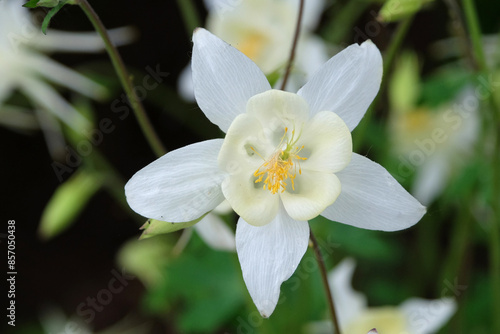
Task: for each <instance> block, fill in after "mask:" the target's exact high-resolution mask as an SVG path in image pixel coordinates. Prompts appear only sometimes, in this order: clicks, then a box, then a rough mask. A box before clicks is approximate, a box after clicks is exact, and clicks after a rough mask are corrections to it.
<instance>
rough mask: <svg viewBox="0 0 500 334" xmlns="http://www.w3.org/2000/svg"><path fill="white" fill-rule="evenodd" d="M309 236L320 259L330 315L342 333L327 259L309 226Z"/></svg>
mask: <svg viewBox="0 0 500 334" xmlns="http://www.w3.org/2000/svg"><path fill="white" fill-rule="evenodd" d="M309 238H310V239H311V242H312V244H313V249H314V255H315V256H316V260H317V261H318V267H319V271H320V274H321V281H322V282H323V288H324V289H325V295H326V296H325V297H326V300H327V301H328V308H329V309H330V315H331V317H332V321H333V328H334V329H335V333H336V334H341V332H340V326H339V322H338V320H337V313H336V312H335V304H334V303H333V295H332V291H331V290H330V285H329V284H328V275H327V273H326V267H325V261H324V260H323V256H322V255H321V250H320V249H319V244H318V240H316V237H315V236H314V233H313V231H312V230H311V228H310V227H309Z"/></svg>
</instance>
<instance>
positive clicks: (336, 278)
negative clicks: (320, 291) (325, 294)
mask: <svg viewBox="0 0 500 334" xmlns="http://www.w3.org/2000/svg"><path fill="white" fill-rule="evenodd" d="M355 268H356V262H355V261H354V259H352V258H346V259H344V260H342V262H340V263H339V264H337V265H336V266H335V268H334V269H333V270H332V271H331V272H330V273H329V274H328V284H329V285H330V288H331V290H332V294H333V298H334V301H335V306H336V310H337V317H338V320H339V323H340V327H341V328H346V327H347V325H348V324H349V323H351V322H352V321H355V319H356V318H357V317H359V316H360V315H361V314H362V313H363V311H364V310H365V309H366V308H367V307H368V302H367V300H366V297H365V295H363V294H362V293H359V292H357V291H355V290H354V289H353V288H352V276H353V274H354V269H355Z"/></svg>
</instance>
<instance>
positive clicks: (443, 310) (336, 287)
mask: <svg viewBox="0 0 500 334" xmlns="http://www.w3.org/2000/svg"><path fill="white" fill-rule="evenodd" d="M355 268H356V263H355V261H354V260H353V259H351V258H347V259H344V260H343V261H342V262H340V263H339V264H338V265H337V266H336V267H335V269H334V270H332V271H331V272H330V273H329V274H328V283H329V285H330V288H331V289H332V295H333V297H334V298H335V306H336V309H337V316H338V321H339V323H340V328H341V329H342V332H343V333H347V334H351V333H363V332H364V331H366V328H373V327H375V328H377V330H379V331H380V333H381V334H431V333H436V332H437V331H438V330H439V329H440V328H441V327H442V326H443V325H444V324H446V322H448V320H449V319H450V318H451V316H452V315H453V314H454V313H455V311H456V309H457V304H456V302H455V300H454V299H453V298H449V297H444V298H441V299H434V300H427V299H422V298H409V299H407V300H405V301H404V302H403V303H402V304H401V305H399V306H397V307H395V306H379V307H368V302H367V300H366V296H365V295H363V294H361V293H359V292H358V291H355V290H353V288H352V285H351V282H352V276H353V274H354V269H355ZM332 329H333V326H332V323H331V321H321V322H314V323H310V324H308V325H307V326H306V328H305V332H306V333H309V334H326V333H331V332H332Z"/></svg>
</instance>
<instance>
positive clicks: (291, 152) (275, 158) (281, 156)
mask: <svg viewBox="0 0 500 334" xmlns="http://www.w3.org/2000/svg"><path fill="white" fill-rule="evenodd" d="M287 132H288V128H285V134H284V135H283V137H282V138H281V142H280V144H279V145H278V149H277V150H276V151H275V152H274V153H273V154H272V155H271V157H270V158H269V159H268V160H267V161H266V162H264V163H263V164H262V165H261V166H260V167H259V168H258V169H257V170H256V171H255V172H254V173H253V175H254V176H255V177H257V180H255V183H259V182H264V185H263V186H262V188H263V189H268V190H270V191H271V193H273V194H276V193H277V192H278V191H279V190H280V189H281V192H284V191H285V190H286V185H287V184H286V180H287V179H290V181H291V183H292V189H293V190H295V183H294V180H295V177H296V176H297V165H299V174H301V169H300V164H299V163H298V161H297V163H296V164H295V163H294V160H306V159H307V158H303V157H301V156H299V152H300V151H301V150H302V149H303V148H304V146H301V147H298V146H296V144H297V141H298V140H299V137H300V134H299V136H298V137H297V138H296V139H295V130H293V131H292V137H291V138H290V139H288V140H287V142H286V146H285V147H284V149H282V148H283V146H284V144H283V141H284V139H285V137H286V134H287ZM251 149H252V150H253V151H254V152H255V153H257V154H259V153H258V152H257V151H256V150H255V149H254V148H253V147H252V148H251ZM259 156H260V157H261V158H262V156H261V155H260V154H259ZM263 159H264V158H263ZM264 177H265V179H264Z"/></svg>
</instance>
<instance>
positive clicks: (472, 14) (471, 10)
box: [462, 0, 487, 73]
mask: <svg viewBox="0 0 500 334" xmlns="http://www.w3.org/2000/svg"><path fill="white" fill-rule="evenodd" d="M462 5H463V7H464V12H465V20H466V22H467V28H468V29H469V34H470V38H471V41H472V47H473V49H474V54H475V56H476V57H475V60H476V63H477V66H478V68H479V70H480V71H481V72H483V73H486V71H487V66H486V58H485V57H484V51H483V44H482V39H481V28H480V27H479V20H478V19H477V13H476V7H475V6H474V2H473V0H462Z"/></svg>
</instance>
